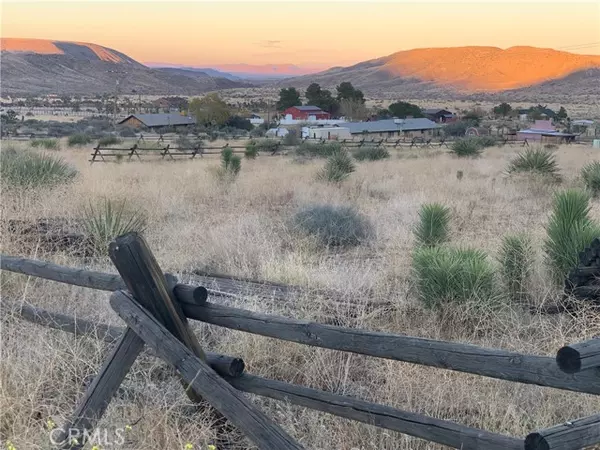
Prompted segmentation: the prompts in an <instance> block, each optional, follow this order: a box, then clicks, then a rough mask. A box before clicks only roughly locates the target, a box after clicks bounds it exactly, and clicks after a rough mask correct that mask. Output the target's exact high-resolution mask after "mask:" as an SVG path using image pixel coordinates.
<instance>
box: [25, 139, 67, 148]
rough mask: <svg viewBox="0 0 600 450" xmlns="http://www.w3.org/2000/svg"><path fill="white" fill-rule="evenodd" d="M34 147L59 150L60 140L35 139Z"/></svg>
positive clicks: (32, 143) (32, 144)
mask: <svg viewBox="0 0 600 450" xmlns="http://www.w3.org/2000/svg"><path fill="white" fill-rule="evenodd" d="M31 146H32V147H42V148H44V149H46V150H59V149H60V145H59V143H58V139H34V140H32V141H31Z"/></svg>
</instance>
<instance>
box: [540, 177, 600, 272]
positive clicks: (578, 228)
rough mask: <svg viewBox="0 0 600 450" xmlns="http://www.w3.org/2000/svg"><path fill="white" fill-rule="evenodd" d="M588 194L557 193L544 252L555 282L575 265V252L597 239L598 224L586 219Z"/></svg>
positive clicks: (599, 230)
mask: <svg viewBox="0 0 600 450" xmlns="http://www.w3.org/2000/svg"><path fill="white" fill-rule="evenodd" d="M589 211H590V206H589V195H588V194H587V193H586V192H584V191H580V190H577V189H569V190H566V191H562V192H557V193H556V194H555V196H554V207H553V210H552V214H551V216H550V220H549V221H548V225H547V227H546V233H547V237H546V240H545V242H544V250H545V252H546V256H547V259H548V263H549V266H550V269H551V271H552V273H553V275H554V276H555V278H556V280H557V281H561V280H562V279H564V277H565V275H566V274H567V273H568V272H569V270H571V269H572V268H574V267H575V266H576V265H577V264H578V262H579V253H580V252H582V251H583V250H584V249H585V248H586V247H588V246H589V245H590V244H591V243H592V241H593V240H594V239H595V238H597V237H600V225H599V224H597V223H595V222H594V221H592V220H591V219H590V218H589Z"/></svg>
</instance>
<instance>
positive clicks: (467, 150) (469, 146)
mask: <svg viewBox="0 0 600 450" xmlns="http://www.w3.org/2000/svg"><path fill="white" fill-rule="evenodd" d="M450 151H451V152H452V153H454V154H455V155H456V156H458V157H461V158H465V157H469V156H479V155H480V154H481V146H480V145H479V142H478V141H477V139H459V140H457V141H454V142H453V143H452V147H450Z"/></svg>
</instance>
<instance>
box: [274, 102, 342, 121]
mask: <svg viewBox="0 0 600 450" xmlns="http://www.w3.org/2000/svg"><path fill="white" fill-rule="evenodd" d="M283 115H284V117H285V118H286V119H293V120H327V119H330V118H331V114H329V113H328V112H326V111H323V110H322V109H321V108H319V107H318V106H310V105H306V106H292V107H291V108H288V109H286V110H285V111H283ZM288 116H289V117H288Z"/></svg>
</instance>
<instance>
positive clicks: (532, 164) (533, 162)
mask: <svg viewBox="0 0 600 450" xmlns="http://www.w3.org/2000/svg"><path fill="white" fill-rule="evenodd" d="M506 171H507V172H508V173H518V172H533V173H537V174H540V175H548V176H551V177H553V178H556V179H559V178H560V175H559V169H558V163H557V162H556V156H555V155H554V154H553V153H551V152H549V151H547V150H544V149H542V148H535V149H533V148H528V149H526V150H525V151H523V152H520V153H518V154H517V156H515V157H514V158H513V159H512V160H511V161H510V162H509V164H508V167H507V168H506Z"/></svg>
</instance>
